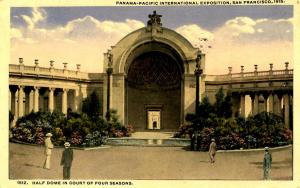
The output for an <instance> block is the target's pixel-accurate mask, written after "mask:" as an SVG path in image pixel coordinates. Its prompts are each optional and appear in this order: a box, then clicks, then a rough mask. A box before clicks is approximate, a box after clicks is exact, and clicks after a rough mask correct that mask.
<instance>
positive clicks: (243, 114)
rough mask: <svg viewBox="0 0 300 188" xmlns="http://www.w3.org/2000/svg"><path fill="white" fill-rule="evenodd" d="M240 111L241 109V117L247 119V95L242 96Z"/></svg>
mask: <svg viewBox="0 0 300 188" xmlns="http://www.w3.org/2000/svg"><path fill="white" fill-rule="evenodd" d="M240 109H241V117H245V95H244V94H243V93H242V94H241V99H240Z"/></svg>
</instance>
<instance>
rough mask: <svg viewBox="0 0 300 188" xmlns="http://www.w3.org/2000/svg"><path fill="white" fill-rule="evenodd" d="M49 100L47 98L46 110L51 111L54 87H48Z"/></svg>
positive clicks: (52, 108)
mask: <svg viewBox="0 0 300 188" xmlns="http://www.w3.org/2000/svg"><path fill="white" fill-rule="evenodd" d="M48 97H49V100H48V103H49V104H48V108H49V109H48V110H49V112H53V110H54V88H49V96H48Z"/></svg>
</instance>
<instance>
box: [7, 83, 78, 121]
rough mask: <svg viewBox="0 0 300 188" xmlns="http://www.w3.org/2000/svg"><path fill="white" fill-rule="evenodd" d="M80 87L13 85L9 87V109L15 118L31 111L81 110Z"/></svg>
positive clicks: (63, 111)
mask: <svg viewBox="0 0 300 188" xmlns="http://www.w3.org/2000/svg"><path fill="white" fill-rule="evenodd" d="M79 98H80V96H79V90H78V89H68V88H53V87H36V86H23V85H11V86H10V88H9V110H11V112H12V113H13V114H14V115H15V118H19V117H22V116H24V115H26V114H29V113H30V112H32V111H33V112H38V111H49V112H53V111H54V110H57V111H61V112H62V113H64V114H67V111H68V109H69V108H70V109H72V111H78V110H79V103H80V99H79Z"/></svg>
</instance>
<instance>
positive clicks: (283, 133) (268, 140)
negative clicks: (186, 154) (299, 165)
mask: <svg viewBox="0 0 300 188" xmlns="http://www.w3.org/2000/svg"><path fill="white" fill-rule="evenodd" d="M189 117H193V116H192V115H189ZM189 119H191V120H192V121H191V123H190V124H184V125H182V126H180V128H179V131H178V132H177V133H176V134H175V135H174V136H175V137H181V138H182V137H184V136H185V135H187V134H192V133H194V132H195V131H196V130H201V131H200V135H199V136H200V138H201V146H200V147H201V148H202V149H203V150H207V149H208V146H209V144H210V139H211V138H215V139H216V142H217V147H218V148H219V149H240V148H246V147H248V148H257V147H265V146H269V147H275V146H281V145H285V144H290V143H292V131H291V130H290V129H287V128H285V127H284V123H283V119H282V117H279V116H277V115H275V114H272V113H267V112H262V113H260V114H257V115H256V116H252V117H248V118H247V119H245V118H241V117H237V118H224V117H217V116H213V115H209V117H208V118H201V117H200V118H189ZM199 125H200V126H199ZM190 138H192V137H191V136H190Z"/></svg>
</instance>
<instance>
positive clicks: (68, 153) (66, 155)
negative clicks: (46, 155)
mask: <svg viewBox="0 0 300 188" xmlns="http://www.w3.org/2000/svg"><path fill="white" fill-rule="evenodd" d="M64 145H65V150H64V151H63V153H62V156H61V161H60V165H61V166H63V179H64V180H69V179H70V177H71V167H72V161H73V149H71V148H70V146H71V144H70V143H69V142H66V143H65V144H64Z"/></svg>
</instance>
